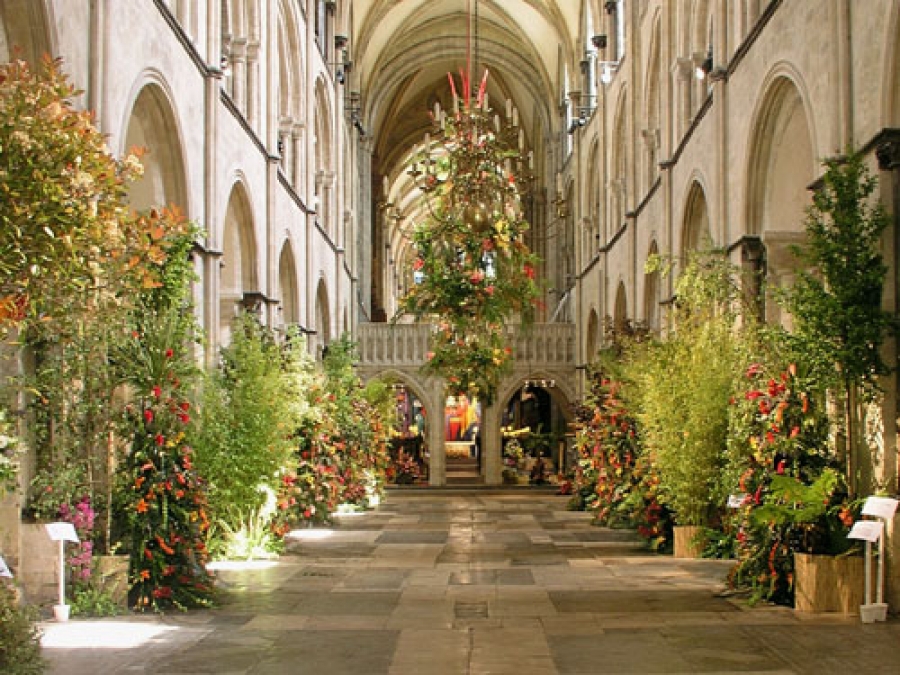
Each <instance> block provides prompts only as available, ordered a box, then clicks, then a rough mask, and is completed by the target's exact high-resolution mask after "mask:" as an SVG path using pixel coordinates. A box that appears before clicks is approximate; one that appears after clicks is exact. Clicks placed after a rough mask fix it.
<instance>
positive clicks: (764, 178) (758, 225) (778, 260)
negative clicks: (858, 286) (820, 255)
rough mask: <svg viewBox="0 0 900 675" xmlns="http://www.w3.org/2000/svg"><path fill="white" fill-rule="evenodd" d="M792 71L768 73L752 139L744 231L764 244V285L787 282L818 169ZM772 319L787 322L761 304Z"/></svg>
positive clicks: (770, 305)
mask: <svg viewBox="0 0 900 675" xmlns="http://www.w3.org/2000/svg"><path fill="white" fill-rule="evenodd" d="M795 78H797V76H796V75H794V74H792V73H781V74H779V75H777V76H774V77H772V78H771V81H770V83H769V85H768V86H767V88H766V92H765V94H764V96H763V99H762V103H761V105H760V108H759V110H758V112H757V114H756V116H755V120H754V125H753V132H752V135H751V140H750V153H751V154H750V165H749V169H748V174H747V175H748V186H747V231H748V233H750V234H752V235H755V236H758V237H759V238H760V240H761V242H762V244H763V246H764V247H765V251H764V255H763V256H760V260H764V261H765V266H766V268H765V269H764V270H758V271H759V272H761V273H764V274H765V276H766V280H767V285H768V286H769V287H770V288H774V287H776V286H779V285H784V284H790V283H791V282H792V280H793V275H794V270H795V268H796V266H797V259H796V257H795V256H794V255H793V253H792V252H791V248H792V246H793V245H795V244H799V243H801V242H802V241H803V240H804V238H805V235H804V226H805V209H806V207H807V206H808V205H809V204H810V193H809V190H808V186H809V185H810V183H811V182H812V181H813V179H814V178H815V176H816V174H817V166H816V159H815V153H814V151H813V148H814V147H815V143H814V140H813V134H812V130H811V127H810V124H809V117H808V115H807V112H806V104H805V102H804V100H805V99H804V97H803V95H802V94H801V89H800V87H799V86H798V84H797V83H798V82H799V79H795ZM764 312H765V318H766V320H767V321H768V322H770V323H782V324H785V325H788V324H789V322H790V317H789V316H788V315H787V314H786V313H784V312H782V310H781V309H780V308H779V306H778V305H777V304H776V303H774V302H767V303H765V308H764Z"/></svg>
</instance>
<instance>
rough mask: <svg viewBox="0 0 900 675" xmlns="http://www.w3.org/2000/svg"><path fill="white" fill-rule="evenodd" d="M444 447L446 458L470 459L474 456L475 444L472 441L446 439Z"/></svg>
mask: <svg viewBox="0 0 900 675" xmlns="http://www.w3.org/2000/svg"><path fill="white" fill-rule="evenodd" d="M444 448H445V450H446V453H447V458H448V459H470V458H472V457H474V456H475V444H474V443H473V442H472V441H446V442H445V443H444Z"/></svg>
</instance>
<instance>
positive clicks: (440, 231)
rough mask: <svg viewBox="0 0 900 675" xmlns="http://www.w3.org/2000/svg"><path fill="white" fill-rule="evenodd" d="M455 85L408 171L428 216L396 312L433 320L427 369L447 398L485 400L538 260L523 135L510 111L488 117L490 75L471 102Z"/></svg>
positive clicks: (535, 292) (531, 302) (532, 295)
mask: <svg viewBox="0 0 900 675" xmlns="http://www.w3.org/2000/svg"><path fill="white" fill-rule="evenodd" d="M462 83H463V87H462V88H463V96H462V101H461V102H460V101H459V98H458V97H457V95H456V87H455V83H454V80H453V77H452V76H451V77H450V84H451V88H452V89H453V99H454V104H453V109H452V112H451V113H450V114H447V113H444V112H442V111H441V110H440V109H439V108H437V109H436V110H435V113H434V116H433V122H434V132H435V138H434V141H433V142H432V140H431V137H430V136H426V139H425V143H424V144H423V146H422V148H421V150H420V151H419V152H418V153H417V154H416V155H415V157H414V159H413V162H412V163H411V166H410V167H409V173H410V174H411V175H412V176H413V178H414V179H415V181H416V184H417V185H418V187H419V188H420V190H421V192H422V199H423V200H424V201H425V203H426V212H427V213H428V216H427V218H426V219H425V220H424V222H421V223H419V224H418V225H417V226H416V228H415V230H414V232H413V234H412V245H413V246H412V247H413V251H414V255H413V256H412V258H411V260H410V261H409V269H408V275H409V278H410V280H412V282H413V283H411V284H410V286H409V291H408V292H407V294H406V295H405V296H404V297H403V298H402V299H401V302H400V313H401V314H403V313H409V314H412V315H413V316H414V317H415V318H416V319H417V320H423V321H437V327H436V329H435V331H434V333H433V334H432V338H431V354H430V355H429V356H430V358H429V360H428V363H427V364H426V366H425V370H426V372H429V373H432V374H435V375H438V376H440V377H442V378H444V379H445V380H446V381H447V386H448V391H449V393H450V394H467V395H468V396H469V397H471V398H478V399H480V400H483V401H485V402H487V403H490V401H491V399H492V398H493V396H494V393H495V390H496V386H497V383H498V380H499V377H500V375H501V373H502V372H503V371H504V369H505V368H506V367H508V365H509V362H510V359H511V357H512V351H511V349H510V347H509V344H508V338H507V334H506V332H505V326H506V325H507V324H508V323H509V322H510V321H512V320H513V319H516V318H518V319H520V320H522V321H524V322H527V321H529V320H530V319H531V316H532V313H533V309H534V307H535V305H536V304H537V302H538V298H539V288H538V285H537V283H536V279H535V277H536V270H537V265H538V260H537V257H536V256H535V255H534V254H533V253H531V251H530V250H529V248H528V246H527V244H526V243H525V233H526V232H527V230H528V228H529V224H528V222H527V220H526V219H525V208H524V204H523V200H524V198H525V194H526V191H527V188H528V185H527V180H528V169H527V168H526V161H525V159H524V157H523V146H524V143H523V140H522V139H523V136H522V133H521V131H520V130H518V129H517V127H516V124H514V123H512V120H511V119H510V118H511V117H512V116H513V115H512V111H511V110H508V113H509V114H508V115H507V120H506V123H505V124H503V125H501V121H500V117H499V115H494V116H493V117H492V115H491V113H492V110H491V108H490V106H489V103H488V97H487V95H486V84H487V71H485V76H484V80H482V84H481V87H480V88H479V90H478V92H477V95H475V96H473V95H472V92H471V91H470V86H469V80H468V78H467V77H466V76H463V79H462ZM508 108H509V106H508Z"/></svg>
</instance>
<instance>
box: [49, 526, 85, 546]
mask: <svg viewBox="0 0 900 675" xmlns="http://www.w3.org/2000/svg"><path fill="white" fill-rule="evenodd" d="M44 527H45V528H47V534H48V535H49V537H50V538H51V539H52V540H53V541H71V542H74V543H76V544H77V543H78V541H79V539H78V534H77V533H76V532H75V526H74V525H73V524H72V523H47V524H46V525H44Z"/></svg>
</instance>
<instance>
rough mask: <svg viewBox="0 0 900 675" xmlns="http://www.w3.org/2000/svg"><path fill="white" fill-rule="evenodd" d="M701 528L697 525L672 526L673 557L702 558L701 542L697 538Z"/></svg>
mask: <svg viewBox="0 0 900 675" xmlns="http://www.w3.org/2000/svg"><path fill="white" fill-rule="evenodd" d="M702 529H703V528H702V527H698V526H697V525H676V526H675V527H674V528H673V530H674V536H673V537H672V544H673V548H674V550H673V551H672V555H673V556H674V557H675V558H702V557H703V542H702V541H700V540H698V539H697V535H698V534H699V533H700V531H701V530H702ZM695 542H696V543H695Z"/></svg>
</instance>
